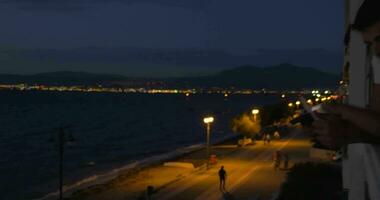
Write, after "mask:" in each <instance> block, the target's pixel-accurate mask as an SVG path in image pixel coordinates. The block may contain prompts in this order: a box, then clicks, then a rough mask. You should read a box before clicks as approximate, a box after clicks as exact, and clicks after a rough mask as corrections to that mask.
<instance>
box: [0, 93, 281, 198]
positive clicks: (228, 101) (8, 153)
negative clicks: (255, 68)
mask: <svg viewBox="0 0 380 200" xmlns="http://www.w3.org/2000/svg"><path fill="white" fill-rule="evenodd" d="M278 100H279V97H278V96H270V95H232V96H230V97H228V98H224V97H223V95H221V94H220V95H205V94H203V95H192V96H190V97H185V96H184V95H180V94H178V95H177V94H173V95H152V94H110V93H63V92H61V93H56V92H18V91H0V177H1V178H0V195H1V199H12V200H14V199H33V198H39V197H42V196H44V195H45V194H47V193H49V192H52V191H56V190H57V189H58V184H57V183H58V181H57V177H58V158H59V157H58V155H59V154H58V141H57V128H58V127H60V126H65V127H67V129H66V132H67V135H68V136H69V137H68V139H71V140H73V142H71V143H70V144H68V145H66V146H65V152H64V160H65V162H64V169H65V172H64V173H65V184H71V183H74V182H76V181H78V180H81V179H84V178H86V177H89V176H91V174H93V173H100V172H107V171H109V170H111V169H113V168H117V167H121V166H123V165H126V164H128V163H130V162H133V161H135V160H139V159H143V158H147V157H149V156H152V155H156V154H161V153H165V152H168V151H171V150H174V149H177V148H180V147H183V146H188V145H192V144H197V143H201V142H204V138H205V135H204V134H205V133H204V132H205V130H204V125H203V123H202V117H203V116H204V115H206V114H209V113H212V114H213V115H214V116H215V118H216V121H215V123H214V124H213V127H212V137H213V138H218V137H222V136H225V135H227V134H232V133H231V131H230V126H229V124H230V121H231V119H232V118H233V117H234V116H236V115H237V114H241V113H242V112H244V111H247V110H250V109H251V108H252V107H253V106H257V105H264V104H270V103H274V102H276V101H278Z"/></svg>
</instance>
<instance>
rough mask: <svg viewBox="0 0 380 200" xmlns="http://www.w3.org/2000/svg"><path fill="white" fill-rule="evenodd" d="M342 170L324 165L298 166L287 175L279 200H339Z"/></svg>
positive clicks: (301, 164)
mask: <svg viewBox="0 0 380 200" xmlns="http://www.w3.org/2000/svg"><path fill="white" fill-rule="evenodd" d="M341 180H342V176H341V170H340V168H339V167H337V166H333V165H329V164H324V163H312V162H307V163H300V164H296V165H295V166H294V167H293V168H292V169H291V170H290V171H289V172H288V174H287V180H286V182H285V183H283V185H282V186H281V191H280V195H279V197H278V199H277V200H338V199H340V197H339V192H340V191H342V181H341Z"/></svg>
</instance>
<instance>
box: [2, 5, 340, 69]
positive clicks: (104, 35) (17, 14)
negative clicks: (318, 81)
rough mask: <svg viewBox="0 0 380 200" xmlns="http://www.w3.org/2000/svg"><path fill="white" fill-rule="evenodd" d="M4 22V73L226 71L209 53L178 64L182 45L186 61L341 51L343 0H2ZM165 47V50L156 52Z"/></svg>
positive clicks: (253, 61)
mask: <svg viewBox="0 0 380 200" xmlns="http://www.w3.org/2000/svg"><path fill="white" fill-rule="evenodd" d="M0 24H1V28H0V73H37V72H46V71H59V70H85V71H89V72H101V73H103V72H109V73H120V74H126V75H128V74H131V75H140V76H143V75H145V74H148V75H155V73H156V75H160V74H159V72H161V75H162V73H167V72H168V71H170V70H171V71H173V70H174V71H176V70H177V71H178V72H179V71H181V70H182V71H181V72H182V73H185V72H186V73H187V72H190V71H191V70H193V69H197V70H198V71H202V70H206V69H209V68H213V69H217V68H218V67H217V64H214V65H213V64H210V63H213V62H211V61H210V62H205V59H206V58H203V59H199V62H198V63H197V62H195V63H194V62H191V63H189V62H187V61H186V62H185V61H183V62H176V61H175V60H176V59H178V55H175V56H173V54H175V53H173V51H174V52H175V51H176V50H179V51H183V54H186V55H185V56H184V55H182V54H181V58H182V57H189V58H191V57H192V56H193V55H187V54H191V53H194V52H188V51H195V50H196V51H197V53H199V52H201V53H202V52H203V53H205V54H206V55H207V54H209V53H210V52H213V53H215V52H218V53H221V52H223V53H227V54H229V55H234V56H247V55H251V54H253V53H255V52H256V51H257V50H259V49H269V50H273V49H275V50H282V51H288V50H293V51H294V50H306V51H309V50H311V52H314V50H315V49H318V50H319V51H327V52H333V53H337V52H341V51H342V50H341V49H342V47H341V46H342V35H343V1H336V0H335V1H334V0H318V1H315V0H260V1H259V0H236V1H231V0H64V1H63V0H0ZM147 49H149V50H147ZM152 49H154V52H153V53H152V52H151V51H152ZM168 50H170V51H169V52H168ZM136 51H137V52H138V53H136ZM147 51H148V53H147ZM131 52H134V54H133V55H130V53H131ZM157 52H158V54H159V53H160V52H165V55H161V57H159V59H158V61H157V59H156V60H155V59H152V58H151V57H149V56H151V55H152V54H157ZM82 54H84V55H85V56H83V57H84V58H78V57H81V55H82ZM115 54H116V55H117V56H116V58H115V57H114V56H113V55H115ZM127 54H128V55H127ZM123 55H127V56H126V57H127V58H125V60H123V59H122V57H123ZM144 55H148V56H145V57H144ZM338 55H339V54H338ZM139 56H140V57H139ZM165 56H167V57H169V58H166V57H165ZM99 57H103V59H100V60H99ZM131 57H132V58H133V59H131ZM136 57H139V59H137V58H136ZM235 59H236V58H235ZM337 59H339V58H338V57H337ZM131 60H133V62H132V61H131ZM144 60H147V62H144ZM162 60H164V61H162ZM173 60H174V61H173ZM193 60H194V59H193ZM155 61H157V62H155ZM280 61H281V60H279V61H278V62H280ZM294 62H297V61H294ZM310 62H312V61H310ZM214 63H215V62H214ZM232 63H233V64H234V62H232ZM235 63H236V64H238V63H239V62H235ZM239 64H240V63H239ZM246 64H260V63H255V60H252V62H251V63H246ZM231 65H232V64H231ZM310 65H311V64H310ZM137 66H138V67H137ZM153 66H154V67H153ZM226 67H227V66H223V67H221V68H226ZM230 67H235V66H230ZM195 71H196V70H195ZM173 73H174V75H175V73H177V72H173ZM171 75H173V74H171Z"/></svg>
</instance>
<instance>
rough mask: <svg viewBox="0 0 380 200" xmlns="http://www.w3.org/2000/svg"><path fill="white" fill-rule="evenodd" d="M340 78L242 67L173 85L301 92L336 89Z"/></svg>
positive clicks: (281, 67) (296, 69) (290, 69)
mask: <svg viewBox="0 0 380 200" xmlns="http://www.w3.org/2000/svg"><path fill="white" fill-rule="evenodd" d="M338 82H339V76H337V75H335V74H329V73H326V72H322V71H319V70H316V69H313V68H305V67H298V66H295V65H291V64H286V63H285V64H280V65H276V66H271V67H255V66H241V67H238V68H235V69H231V70H225V71H222V72H220V73H218V74H216V75H213V76H206V77H199V78H183V79H177V80H176V81H174V83H176V84H178V85H187V86H189V87H237V88H255V89H260V88H268V89H302V88H313V87H335V86H337V85H338Z"/></svg>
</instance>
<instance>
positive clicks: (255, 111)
mask: <svg viewBox="0 0 380 200" xmlns="http://www.w3.org/2000/svg"><path fill="white" fill-rule="evenodd" d="M259 112H260V111H259V109H253V110H252V114H253V120H254V121H255V122H256V120H257V114H259Z"/></svg>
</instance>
